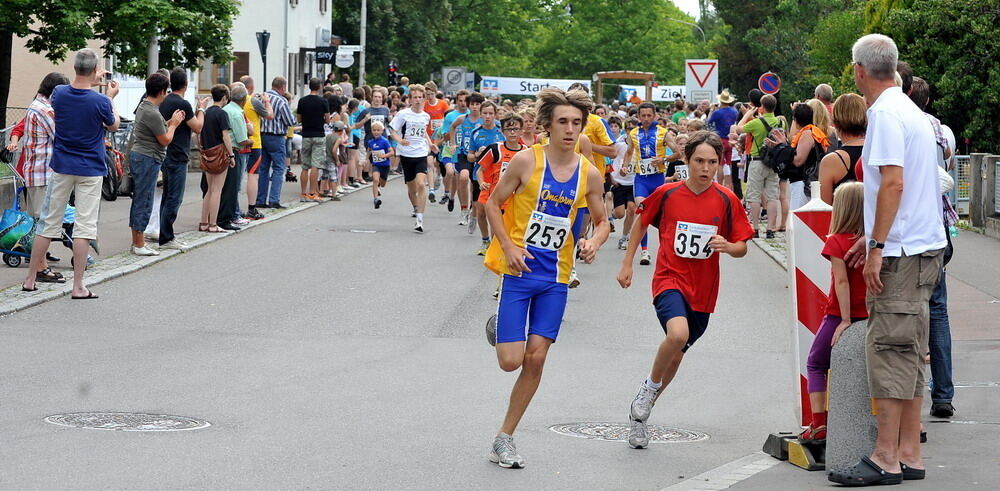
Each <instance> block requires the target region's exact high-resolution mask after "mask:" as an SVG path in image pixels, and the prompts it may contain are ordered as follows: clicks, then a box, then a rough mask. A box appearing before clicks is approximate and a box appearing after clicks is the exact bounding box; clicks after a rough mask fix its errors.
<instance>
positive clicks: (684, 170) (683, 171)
mask: <svg viewBox="0 0 1000 491" xmlns="http://www.w3.org/2000/svg"><path fill="white" fill-rule="evenodd" d="M674 177H676V178H677V179H680V180H682V181H686V180H687V178H688V166H686V165H678V166H677V167H675V168H674Z"/></svg>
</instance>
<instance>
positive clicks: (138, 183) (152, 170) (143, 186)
mask: <svg viewBox="0 0 1000 491" xmlns="http://www.w3.org/2000/svg"><path fill="white" fill-rule="evenodd" d="M128 160H129V174H131V175H132V206H131V207H130V208H129V212H128V226H129V228H131V229H132V230H138V231H140V232H141V231H143V230H146V225H149V215H150V214H151V213H152V212H153V194H154V193H155V192H156V175H157V174H158V173H159V172H160V161H158V160H156V159H154V158H153V157H150V156H148V155H143V154H141V153H136V152H132V153H131V154H130V155H129V156H128Z"/></svg>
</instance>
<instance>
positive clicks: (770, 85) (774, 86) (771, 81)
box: [757, 72, 781, 94]
mask: <svg viewBox="0 0 1000 491" xmlns="http://www.w3.org/2000/svg"><path fill="white" fill-rule="evenodd" d="M757 88H758V89H760V91H761V92H763V93H765V94H777V93H778V91H779V90H781V77H779V76H778V74H777V73H773V72H767V73H765V74H763V75H761V76H760V78H759V79H757Z"/></svg>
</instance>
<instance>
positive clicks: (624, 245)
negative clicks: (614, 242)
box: [618, 235, 628, 251]
mask: <svg viewBox="0 0 1000 491" xmlns="http://www.w3.org/2000/svg"><path fill="white" fill-rule="evenodd" d="M618 248H619V249H621V250H623V251H624V250H625V249H628V237H626V236H624V235H623V236H622V238H620V239H618Z"/></svg>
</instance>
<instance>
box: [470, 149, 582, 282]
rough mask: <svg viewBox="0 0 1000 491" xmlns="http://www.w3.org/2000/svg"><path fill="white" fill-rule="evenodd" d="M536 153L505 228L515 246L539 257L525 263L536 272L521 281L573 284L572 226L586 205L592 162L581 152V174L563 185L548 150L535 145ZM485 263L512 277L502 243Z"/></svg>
mask: <svg viewBox="0 0 1000 491" xmlns="http://www.w3.org/2000/svg"><path fill="white" fill-rule="evenodd" d="M531 151H532V152H533V153H534V156H535V170H534V172H533V173H532V174H531V180H529V181H528V182H527V183H525V184H524V188H523V189H521V191H519V192H517V193H515V194H514V195H513V196H511V198H510V199H509V200H508V201H507V203H508V208H507V210H506V212H505V213H504V215H503V223H504V227H505V228H506V229H507V234H509V235H510V239H511V240H512V241H514V243H515V244H517V245H518V246H519V247H524V248H525V249H527V250H528V252H529V253H531V255H532V256H534V259H526V260H525V262H526V263H527V265H528V268H529V269H531V272H530V273H528V272H524V273H522V274H521V275H520V276H521V277H522V278H531V279H536V280H543V281H552V282H558V283H569V276H570V272H571V271H572V270H573V265H574V264H575V261H576V237H575V235H574V233H573V225H574V222H575V221H576V217H577V213H578V211H579V210H580V208H585V207H586V206H587V173H588V172H589V169H590V165H591V164H590V162H589V161H588V160H587V159H585V158H583V156H582V155H579V154H578V157H579V164H577V169H576V171H575V172H574V173H573V175H572V177H570V178H569V179H568V180H567V181H566V182H560V181H557V180H556V178H555V177H554V176H553V175H552V170H551V168H550V167H549V162H548V159H546V158H545V150H544V147H543V146H542V145H534V146H532V147H531ZM484 263H485V265H486V267H487V268H489V269H490V270H492V271H493V272H495V273H497V274H511V273H510V271H509V270H508V268H507V260H506V258H505V257H504V254H503V249H502V248H501V247H500V242H499V241H496V240H494V241H493V242H492V243H491V244H490V248H489V249H488V250H487V252H486V259H485V261H484Z"/></svg>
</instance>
